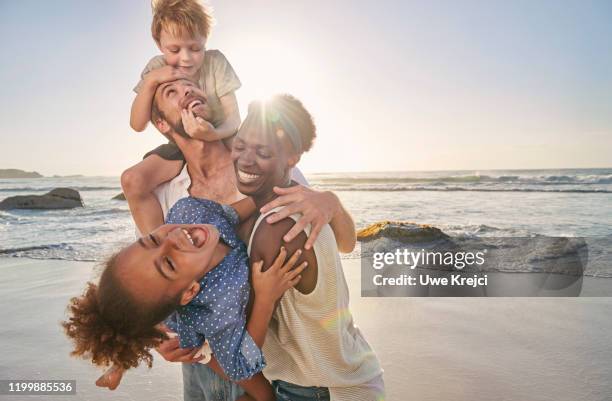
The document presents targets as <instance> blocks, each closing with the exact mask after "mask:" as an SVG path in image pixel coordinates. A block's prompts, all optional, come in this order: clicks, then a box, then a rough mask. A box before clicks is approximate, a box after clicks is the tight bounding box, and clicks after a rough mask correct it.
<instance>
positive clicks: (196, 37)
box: [121, 0, 241, 233]
mask: <svg viewBox="0 0 612 401" xmlns="http://www.w3.org/2000/svg"><path fill="white" fill-rule="evenodd" d="M212 23H213V19H212V17H211V15H210V13H209V12H208V10H207V9H206V8H205V7H204V6H203V5H202V4H200V3H199V2H198V1H197V0H158V1H154V2H153V23H152V24H151V33H152V35H153V39H154V40H155V43H156V44H157V47H158V48H159V49H160V51H161V52H162V55H160V56H155V57H153V58H152V59H151V60H150V61H149V63H148V64H147V66H146V67H145V69H144V71H143V72H142V75H141V80H140V82H138V84H137V85H136V87H135V88H134V91H135V92H136V98H135V99H134V102H133V104H132V111H131V115H130V125H131V126H132V128H133V129H134V130H136V131H143V130H144V129H145V128H146V126H147V124H148V122H149V120H150V119H151V105H152V102H153V96H154V94H155V91H156V89H157V87H158V85H160V84H162V83H164V82H169V81H174V80H176V79H178V78H189V79H191V80H193V81H194V82H198V84H199V86H200V88H201V89H202V90H203V91H204V92H205V94H206V101H207V103H208V106H209V107H210V109H211V113H212V119H211V121H210V122H208V121H204V120H203V119H201V118H199V117H195V116H194V114H193V113H192V111H191V105H190V106H188V107H187V108H186V109H184V110H183V112H182V122H183V127H184V128H185V132H186V133H187V134H188V135H190V136H191V137H192V138H194V139H199V140H202V141H215V140H218V139H224V138H227V137H230V136H232V135H234V134H235V133H236V131H237V130H238V127H239V125H240V114H239V112H238V103H237V101H236V95H235V93H234V92H235V91H236V90H237V89H238V88H240V86H241V84H240V80H239V79H238V76H237V75H236V73H235V72H234V69H233V68H232V66H231V65H230V63H229V62H228V61H227V59H226V58H225V56H224V55H223V54H222V53H221V52H220V51H218V50H206V49H205V45H206V39H207V38H208V37H209V34H210V30H211V25H212ZM183 163H184V157H183V154H182V153H181V151H180V150H179V149H178V147H177V146H176V144H174V143H173V142H169V143H168V144H165V145H161V146H159V147H157V148H156V149H154V150H152V151H150V152H148V153H147V154H146V155H145V157H144V160H143V161H141V162H140V163H138V164H136V165H135V166H133V167H130V168H129V169H127V170H126V171H124V172H123V174H122V175H121V186H122V187H123V191H124V193H125V196H126V199H127V201H128V204H129V206H130V210H131V212H132V216H133V218H134V221H135V223H136V226H137V227H138V229H139V230H140V232H142V233H148V232H151V231H153V230H154V229H155V228H157V227H158V226H159V225H161V224H162V223H163V221H164V218H163V214H162V210H161V207H160V205H159V203H158V201H157V198H156V197H155V195H154V193H153V190H154V189H155V188H156V187H157V186H158V185H160V184H162V183H164V182H166V181H169V180H171V179H172V178H174V177H175V176H176V175H178V173H179V172H180V170H181V168H182V166H183Z"/></svg>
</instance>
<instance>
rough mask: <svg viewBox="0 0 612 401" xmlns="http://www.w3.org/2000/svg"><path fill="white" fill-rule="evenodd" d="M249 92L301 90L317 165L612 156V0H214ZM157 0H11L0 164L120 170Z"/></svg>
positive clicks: (565, 162) (139, 139) (490, 164)
mask: <svg viewBox="0 0 612 401" xmlns="http://www.w3.org/2000/svg"><path fill="white" fill-rule="evenodd" d="M211 4H212V6H213V7H214V9H215V17H216V19H217V24H216V26H215V28H214V31H213V34H212V36H211V37H210V38H209V41H208V44H207V47H208V48H211V49H213V48H216V49H219V50H221V51H222V52H223V53H224V54H225V55H226V57H227V58H228V60H229V61H230V63H231V64H232V65H233V67H234V69H235V70H236V72H237V73H238V75H239V77H240V79H241V81H242V83H243V86H242V88H241V89H240V90H239V91H238V92H237V96H238V99H239V104H240V108H241V112H242V116H243V118H244V116H245V112H246V109H247V105H248V103H249V101H251V100H254V99H256V98H261V97H266V96H269V95H271V94H274V93H278V92H285V93H291V94H293V95H295V96H297V97H298V98H300V99H301V100H302V101H303V103H304V104H305V106H306V107H307V108H308V109H309V110H310V112H311V113H312V115H313V116H314V119H315V122H316V124H317V133H318V136H317V140H316V142H315V145H314V147H313V149H312V150H311V151H310V152H309V153H307V154H305V155H304V156H303V158H302V160H301V162H300V166H301V168H302V170H303V171H304V172H306V173H314V172H337V171H396V170H401V171H409V170H458V169H460V170H472V169H473V170H486V169H534V168H579V167H585V168H589V167H610V166H612V40H610V38H612V2H610V1H608V0H602V1H584V0H580V1H570V0H561V1H559V0H555V1H547V0H539V1H522V0H513V1H486V2H485V1H479V0H461V1H454V0H447V1H442V0H434V1H406V0H401V1H391V0H379V1H356V0H351V1H345V0H334V1H315V0H310V1H288V0H261V1H256V0H231V1H229V0H228V1H220V0H218V1H212V3H211ZM150 23H151V7H150V2H149V1H148V0H130V1H123V0H106V1H93V0H92V1H85V0H75V1H63V0H57V1H39V0H20V1H8V0H0V38H2V43H3V45H2V48H1V50H0V57H1V59H0V88H1V90H0V168H19V169H24V170H29V171H31V170H35V171H38V172H40V173H42V174H44V175H53V174H60V175H68V174H84V175H106V176H109V175H119V174H120V173H121V171H123V170H124V169H126V168H127V167H129V166H131V165H132V164H134V163H136V162H138V161H139V160H140V159H141V157H142V155H143V154H144V153H146V152H147V151H148V150H150V149H152V148H154V147H156V146H157V145H159V144H161V143H163V142H164V138H163V137H162V136H161V134H159V133H158V132H157V131H156V130H155V129H154V128H152V127H149V128H147V130H146V131H144V132H142V133H136V132H133V131H132V130H131V128H130V127H129V112H130V105H131V102H132V100H133V97H134V93H133V92H132V88H133V87H134V85H135V84H136V82H137V81H138V79H139V75H140V72H141V71H142V69H143V67H144V66H145V64H146V63H147V61H148V60H149V59H150V58H151V57H153V56H154V55H156V54H158V50H157V48H156V46H155V43H154V42H153V40H152V38H151V36H150Z"/></svg>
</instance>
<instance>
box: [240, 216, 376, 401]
mask: <svg viewBox="0 0 612 401" xmlns="http://www.w3.org/2000/svg"><path fill="white" fill-rule="evenodd" d="M281 209H282V207H279V208H276V209H274V210H272V211H270V212H269V213H266V214H265V215H261V216H259V218H258V219H257V221H256V222H255V226H254V227H253V232H252V233H251V237H250V239H249V244H248V252H249V255H250V254H251V244H252V242H253V237H254V235H255V232H256V231H257V227H259V224H260V223H261V221H262V220H263V218H264V217H265V216H267V215H268V214H270V213H273V212H275V211H278V210H281ZM291 218H293V219H294V220H296V221H297V219H299V215H293V216H291ZM305 232H306V235H309V234H310V227H307V228H306V229H305ZM314 253H315V256H316V259H317V266H318V273H317V283H316V286H315V289H314V290H313V291H312V292H311V293H309V294H302V293H301V292H299V291H298V290H296V289H295V288H290V289H289V290H287V292H285V294H284V295H283V297H282V298H281V300H280V302H279V305H278V307H277V308H276V310H275V312H274V315H273V316H272V320H271V321H270V325H269V327H268V332H267V335H266V340H265V343H264V347H263V352H264V356H265V358H266V362H267V366H266V368H265V369H264V371H263V373H264V375H265V376H266V378H267V379H268V380H283V381H286V382H289V383H293V384H297V385H300V386H318V387H328V388H329V391H330V395H331V399H332V400H333V401H348V400H351V401H356V400H359V401H369V400H372V401H377V400H379V399H381V398H380V397H381V395H382V394H384V389H382V388H381V387H382V377H381V375H382V369H381V367H380V363H379V362H378V358H377V357H376V354H375V353H374V351H373V350H372V348H371V347H370V345H369V344H368V342H367V341H366V340H365V338H364V336H363V334H362V333H361V331H360V330H359V329H358V328H357V326H355V324H354V322H353V316H352V315H351V312H350V310H349V307H348V306H349V290H348V286H347V284H346V279H345V277H344V272H343V270H342V264H341V262H340V255H339V254H338V248H337V245H336V239H335V237H334V233H333V231H332V229H331V227H330V226H329V225H325V227H323V229H322V230H321V233H320V234H319V237H318V238H317V240H316V241H315V243H314Z"/></svg>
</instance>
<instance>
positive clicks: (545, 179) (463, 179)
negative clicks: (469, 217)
mask: <svg viewBox="0 0 612 401" xmlns="http://www.w3.org/2000/svg"><path fill="white" fill-rule="evenodd" d="M312 182H313V183H321V184H326V185H336V186H351V185H358V184H414V183H424V184H434V185H435V184H444V183H466V184H480V183H493V184H494V183H503V184H512V183H514V184H530V185H602V184H603V185H605V184H612V174H601V175H598V174H578V175H537V176H536V175H499V176H492V175H480V174H475V175H474V174H471V175H453V176H442V177H410V176H408V177H397V176H385V177H372V176H369V177H368V176H365V177H364V176H362V177H359V176H356V177H339V176H330V177H321V178H318V177H316V176H315V177H313V180H312Z"/></svg>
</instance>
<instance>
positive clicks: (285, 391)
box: [272, 380, 329, 401]
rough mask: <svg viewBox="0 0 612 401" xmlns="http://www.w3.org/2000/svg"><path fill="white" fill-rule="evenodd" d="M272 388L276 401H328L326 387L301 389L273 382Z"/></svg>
mask: <svg viewBox="0 0 612 401" xmlns="http://www.w3.org/2000/svg"><path fill="white" fill-rule="evenodd" d="M272 387H273V388H274V392H275V393H276V398H277V400H278V401H314V400H321V401H329V390H328V389H327V387H302V386H298V385H297V384H292V383H287V382H285V381H282V380H274V381H273V382H272Z"/></svg>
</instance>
